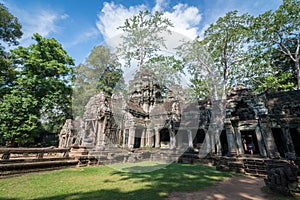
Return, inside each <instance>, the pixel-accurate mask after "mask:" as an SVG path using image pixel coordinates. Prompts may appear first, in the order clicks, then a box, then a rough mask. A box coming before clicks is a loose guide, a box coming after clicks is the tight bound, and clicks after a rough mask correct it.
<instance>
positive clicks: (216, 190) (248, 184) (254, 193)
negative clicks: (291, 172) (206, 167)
mask: <svg viewBox="0 0 300 200" xmlns="http://www.w3.org/2000/svg"><path fill="white" fill-rule="evenodd" d="M263 186H265V184H264V181H263V179H262V178H255V177H244V176H240V177H233V178H226V179H225V180H224V181H222V182H220V183H218V184H216V185H215V186H211V187H207V188H203V189H201V190H199V191H196V192H174V193H172V194H171V195H170V196H169V197H168V198H167V200H182V199H184V200H190V199H195V200H196V199H199V200H227V199H230V200H242V199H243V200H263V199H273V198H274V197H275V196H274V194H266V193H264V192H262V191H261V188H262V187H263Z"/></svg>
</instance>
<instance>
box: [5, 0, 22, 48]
mask: <svg viewBox="0 0 300 200" xmlns="http://www.w3.org/2000/svg"><path fill="white" fill-rule="evenodd" d="M21 28H22V26H21V24H20V23H19V21H18V18H16V17H15V16H13V15H12V14H11V13H10V12H9V11H8V9H7V8H6V7H5V6H4V5H3V4H2V3H0V40H2V41H3V42H4V43H6V44H8V45H17V44H18V41H17V39H19V38H21V36H22V32H21ZM0 48H1V50H2V48H3V46H2V44H1V43H0Z"/></svg>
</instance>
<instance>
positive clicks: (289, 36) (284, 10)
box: [251, 0, 300, 89]
mask: <svg viewBox="0 0 300 200" xmlns="http://www.w3.org/2000/svg"><path fill="white" fill-rule="evenodd" d="M299 19H300V1H299V0H283V3H282V4H281V5H280V7H279V8H278V9H277V10H275V11H267V12H265V13H263V14H261V15H259V16H258V17H256V18H254V22H253V26H252V28H251V29H252V30H253V35H254V36H255V39H254V40H253V41H252V43H251V44H252V53H253V58H256V60H254V61H253V63H255V65H257V66H256V67H259V68H260V72H261V74H260V75H259V78H262V76H265V77H266V78H268V77H269V78H271V79H273V81H275V82H282V83H283V84H284V81H282V80H284V79H287V77H282V76H291V75H292V74H290V73H289V74H285V75H284V74H278V73H274V71H275V72H276V71H278V67H277V68H276V67H275V66H274V64H275V63H276V62H278V59H275V60H274V55H276V56H277V58H281V60H282V58H284V59H285V62H287V63H288V64H289V63H293V65H294V67H292V68H291V71H292V70H293V68H295V69H296V70H297V88H298V89H300V31H299V27H300V20H299ZM280 66H282V65H280ZM253 68H254V69H255V66H253ZM265 72H267V73H265ZM256 81H258V80H257V79H256ZM288 86H289V85H286V86H284V88H286V87H288Z"/></svg>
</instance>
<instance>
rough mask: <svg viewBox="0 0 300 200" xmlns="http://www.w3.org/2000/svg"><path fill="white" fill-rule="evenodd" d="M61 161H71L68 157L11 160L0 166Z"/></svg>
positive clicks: (0, 162)
mask: <svg viewBox="0 0 300 200" xmlns="http://www.w3.org/2000/svg"><path fill="white" fill-rule="evenodd" d="M60 160H70V158H68V157H51V158H40V159H36V158H11V159H9V160H0V164H9V163H25V162H26V163H29V162H46V161H60Z"/></svg>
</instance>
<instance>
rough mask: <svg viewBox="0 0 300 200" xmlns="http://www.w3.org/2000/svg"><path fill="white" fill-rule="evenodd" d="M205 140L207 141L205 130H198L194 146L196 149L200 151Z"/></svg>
mask: <svg viewBox="0 0 300 200" xmlns="http://www.w3.org/2000/svg"><path fill="white" fill-rule="evenodd" d="M204 139H205V132H204V130H203V129H198V130H197V133H196V136H195V137H194V139H193V146H194V148H196V149H200V148H201V146H202V144H203V141H204Z"/></svg>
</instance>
